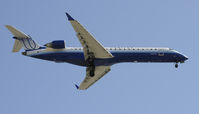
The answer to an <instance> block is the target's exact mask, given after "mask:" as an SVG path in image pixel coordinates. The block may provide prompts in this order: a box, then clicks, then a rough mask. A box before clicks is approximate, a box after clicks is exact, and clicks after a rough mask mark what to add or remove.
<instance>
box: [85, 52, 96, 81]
mask: <svg viewBox="0 0 199 114" xmlns="http://www.w3.org/2000/svg"><path fill="white" fill-rule="evenodd" d="M94 59H95V57H94V54H92V53H91V54H90V55H89V57H88V58H87V66H88V70H89V75H90V76H91V77H93V76H95V65H94Z"/></svg>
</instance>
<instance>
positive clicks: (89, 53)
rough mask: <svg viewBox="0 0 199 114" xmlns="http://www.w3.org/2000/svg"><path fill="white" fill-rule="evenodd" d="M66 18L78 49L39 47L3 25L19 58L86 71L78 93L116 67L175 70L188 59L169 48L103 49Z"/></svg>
mask: <svg viewBox="0 0 199 114" xmlns="http://www.w3.org/2000/svg"><path fill="white" fill-rule="evenodd" d="M66 16H67V18H68V21H69V22H70V23H71V25H72V27H73V28H74V30H75V32H76V35H77V38H78V39H79V41H80V43H81V45H82V47H66V46H65V41H64V40H55V41H52V42H50V43H47V44H45V45H44V46H41V45H39V44H38V43H37V42H35V41H34V40H33V39H32V38H31V36H29V35H27V34H25V33H23V32H21V31H20V30H18V29H16V28H14V27H12V26H10V25H6V28H7V29H8V30H9V31H10V32H11V33H12V34H13V35H14V37H13V38H14V39H15V43H14V46H13V50H12V51H13V52H19V51H20V50H21V48H24V49H25V51H24V52H22V55H25V56H29V57H33V58H37V59H43V60H48V61H54V62H57V63H63V62H66V63H71V64H74V65H79V66H84V67H86V77H85V79H84V80H83V82H82V83H81V84H80V85H79V86H78V85H75V86H76V88H77V89H79V90H86V89H87V88H89V87H90V86H91V85H93V84H94V83H95V82H96V81H98V80H99V79H100V78H102V77H103V76H104V75H105V74H107V73H108V72H109V71H110V70H111V66H112V65H114V64H117V63H122V62H132V63H137V62H158V63H160V62H163V63H166V62H171V63H175V67H176V68H178V63H184V62H185V61H186V60H187V59H188V57H187V56H185V55H183V54H181V53H179V52H178V51H176V50H174V49H171V48H156V47H153V48H148V47H145V48H141V47H104V46H103V45H102V44H101V43H99V42H98V41H97V40H96V39H95V38H94V36H93V35H92V34H90V33H89V32H88V31H87V30H86V29H85V28H84V27H83V26H82V25H81V24H80V23H79V22H78V21H77V20H75V19H74V18H73V17H71V16H70V15H69V14H68V13H66Z"/></svg>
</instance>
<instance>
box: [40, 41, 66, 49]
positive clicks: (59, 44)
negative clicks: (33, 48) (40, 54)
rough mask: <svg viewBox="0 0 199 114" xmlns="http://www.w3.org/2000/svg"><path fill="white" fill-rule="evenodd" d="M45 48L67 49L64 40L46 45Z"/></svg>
mask: <svg viewBox="0 0 199 114" xmlns="http://www.w3.org/2000/svg"><path fill="white" fill-rule="evenodd" d="M44 46H46V47H49V48H53V49H63V48H65V41H64V40H55V41H52V42H50V43H47V44H45V45H44Z"/></svg>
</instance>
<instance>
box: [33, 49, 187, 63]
mask: <svg viewBox="0 0 199 114" xmlns="http://www.w3.org/2000/svg"><path fill="white" fill-rule="evenodd" d="M110 52H111V54H112V55H113V56H114V57H113V58H109V59H96V60H95V65H96V66H102V65H106V66H108V65H113V64H116V63H120V62H183V61H184V60H185V59H184V56H183V55H181V54H179V53H177V52H174V51H127V50H126V51H124V50H121V51H110ZM31 57H35V58H39V59H44V60H49V61H55V62H68V63H71V64H75V65H80V66H86V62H85V60H84V53H83V51H81V50H76V51H74V50H73V51H55V52H43V53H38V54H34V55H31Z"/></svg>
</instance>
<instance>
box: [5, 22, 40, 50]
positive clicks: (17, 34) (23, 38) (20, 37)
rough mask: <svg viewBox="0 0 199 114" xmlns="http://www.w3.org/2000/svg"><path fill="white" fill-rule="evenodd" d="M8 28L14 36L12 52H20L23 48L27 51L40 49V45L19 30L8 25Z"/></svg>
mask: <svg viewBox="0 0 199 114" xmlns="http://www.w3.org/2000/svg"><path fill="white" fill-rule="evenodd" d="M6 28H7V29H8V30H9V31H10V32H11V33H12V34H13V35H14V37H13V38H14V39H15V43H14V46H13V49H12V52H19V51H20V50H21V48H22V47H23V48H24V49H25V50H35V49H39V48H40V45H39V44H37V43H36V42H35V41H34V40H32V38H31V37H30V36H29V35H26V34H25V33H23V32H21V31H19V30H18V29H16V28H14V27H12V26H10V25H6Z"/></svg>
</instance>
